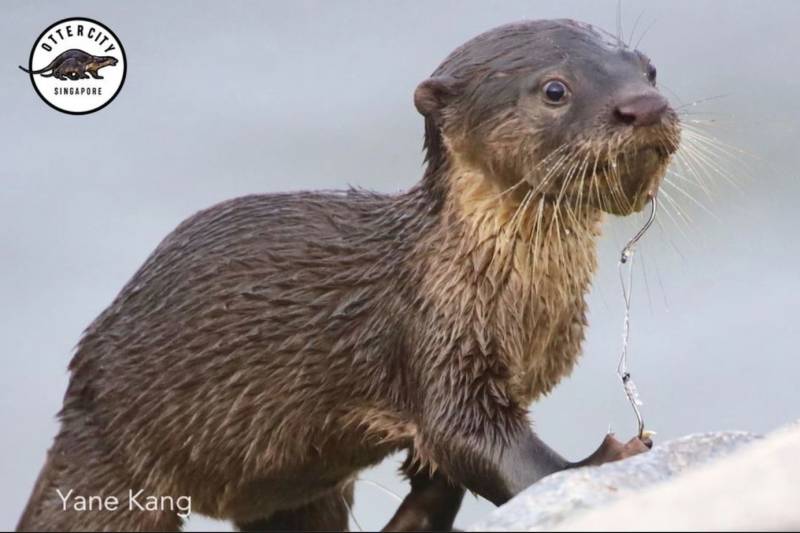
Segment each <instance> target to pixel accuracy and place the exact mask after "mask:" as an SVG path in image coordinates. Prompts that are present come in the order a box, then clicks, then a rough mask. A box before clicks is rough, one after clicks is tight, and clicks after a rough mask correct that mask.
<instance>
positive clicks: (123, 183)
mask: <svg viewBox="0 0 800 533" xmlns="http://www.w3.org/2000/svg"><path fill="white" fill-rule="evenodd" d="M0 9H2V15H0V76H1V78H0V80H1V82H0V87H2V89H0V91H1V92H2V104H3V105H2V107H0V147H2V148H0V154H2V158H1V159H0V254H2V255H1V256H0V258H1V259H2V260H1V261H0V302H2V304H0V339H2V347H3V348H2V350H3V354H2V358H1V359H0V406H1V409H0V428H1V429H0V431H1V432H2V438H1V439H0V529H7V528H12V527H14V526H15V524H16V521H17V519H18V517H19V515H20V513H21V511H22V508H23V506H24V504H25V502H26V500H27V498H28V495H29V492H30V490H31V487H32V485H33V482H34V480H35V478H36V476H37V474H38V472H39V469H40V467H41V466H42V463H43V460H44V456H45V451H46V450H47V448H48V446H49V445H50V443H51V439H52V438H53V436H54V434H55V431H56V423H55V418H54V415H55V413H56V412H57V411H58V409H59V408H60V404H61V399H62V395H63V392H64V390H65V386H66V383H67V377H68V376H67V374H66V366H67V363H68V361H69V359H70V357H71V353H72V349H73V347H74V346H75V344H76V342H77V341H78V338H79V336H80V333H81V331H82V330H83V328H84V327H86V326H87V325H88V324H89V322H90V321H91V320H92V319H93V318H94V317H95V316H96V315H97V314H98V313H99V312H100V311H101V310H102V309H103V308H104V307H105V306H106V305H107V304H108V303H110V302H111V300H112V298H113V297H114V295H115V294H116V292H117V291H118V290H119V289H120V288H121V287H122V285H123V284H124V283H125V281H126V280H127V279H128V278H129V277H130V276H131V275H132V274H133V272H134V271H135V270H136V269H137V268H138V266H139V265H140V264H141V263H142V262H143V261H144V259H145V257H146V256H147V255H148V254H149V253H150V251H151V250H152V249H153V248H154V247H155V246H156V245H157V244H158V242H159V241H160V240H161V239H162V238H163V237H164V236H165V235H166V234H167V233H168V232H169V231H170V230H172V229H173V228H174V227H175V226H176V225H177V224H178V223H179V222H180V221H181V220H183V219H184V218H186V217H187V216H188V215H190V214H192V213H193V212H194V211H196V210H198V209H200V208H204V207H206V206H209V205H210V204H213V203H215V202H218V201H220V200H223V199H226V198H230V197H234V196H237V195H243V194H247V193H255V192H268V191H282V190H293V189H317V188H342V187H346V186H347V185H348V184H352V185H357V186H361V187H366V188H370V189H375V190H379V191H385V192H394V191H399V190H402V189H405V188H407V187H409V186H411V185H412V184H413V183H414V182H415V181H416V180H417V179H418V178H419V176H420V174H421V160H422V157H421V152H420V147H421V139H422V120H421V117H420V116H419V115H417V113H416V111H415V110H414V107H413V105H412V99H411V95H412V93H413V90H414V87H415V85H416V84H417V83H418V82H420V81H421V80H423V79H424V78H425V77H426V76H427V75H428V74H429V73H430V72H431V71H432V70H433V69H434V68H435V67H436V66H437V64H438V63H439V62H440V61H441V60H442V59H443V58H444V57H445V56H446V55H447V54H448V53H449V52H450V51H451V50H452V49H453V48H455V47H456V46H458V45H459V44H461V43H462V42H464V41H465V40H466V39H468V38H470V37H472V36H474V35H475V34H477V33H479V32H481V31H484V30H486V29H489V28H491V27H493V26H496V25H498V24H501V23H505V22H510V21H514V20H517V19H522V18H551V17H570V18H576V19H580V20H584V21H587V22H590V23H593V24H597V25H599V26H602V27H604V28H606V29H608V30H609V31H612V32H614V31H616V19H617V1H616V0H601V1H597V0H587V1H563V0H559V1H557V2H556V1H548V2H545V1H537V0H526V1H495V2H486V1H472V2H466V1H439V2H424V1H422V0H415V1H411V0H408V1H392V2H389V1H382V2H369V1H360V2H359V1H337V2H328V1H322V0H319V1H316V2H298V1H285V2H277V1H275V2H222V1H220V2H126V3H121V2H120V3H111V2H99V1H97V2H29V1H19V2H3V4H2V6H0ZM640 14H641V18H640V21H639V23H638V25H637V28H636V33H637V36H638V35H641V33H642V32H643V30H644V29H645V28H647V27H648V26H651V24H652V27H650V29H649V31H648V32H647V34H646V35H645V36H644V39H643V40H642V44H641V46H640V48H641V49H642V50H643V51H645V52H646V53H648V54H649V55H650V56H651V57H652V58H653V60H654V62H655V63H656V65H657V66H658V69H659V79H660V82H661V83H662V84H663V85H664V86H666V87H668V88H669V91H668V92H667V94H668V95H669V96H670V97H671V98H672V99H673V101H674V102H675V104H676V105H681V104H682V103H683V104H686V103H690V102H693V101H695V100H701V99H706V98H712V97H713V98H712V99H711V100H707V101H703V102H701V103H699V104H698V105H696V106H690V107H687V108H686V109H691V110H692V113H693V114H692V115H690V116H688V118H697V119H699V120H704V121H705V120H713V124H710V125H709V127H708V128H707V131H709V132H710V133H711V134H712V135H713V136H715V137H716V138H718V139H720V140H721V141H723V142H725V143H728V144H730V145H733V146H737V147H740V148H742V149H743V150H745V151H746V152H747V154H744V155H739V156H737V157H735V158H733V159H731V158H724V159H725V161H726V162H725V168H726V169H727V172H729V173H730V175H731V176H733V177H734V179H735V180H736V181H737V182H738V183H739V184H740V186H739V188H738V189H737V188H735V187H732V186H729V185H728V184H726V183H725V180H723V179H721V178H719V177H716V176H711V178H712V179H713V181H714V183H713V184H712V185H711V192H712V194H711V196H712V198H711V199H709V198H707V197H706V196H705V195H704V194H702V193H700V191H699V189H697V188H692V186H690V185H688V184H686V185H685V187H686V189H687V191H688V190H693V192H694V194H695V195H696V196H697V197H698V199H700V200H701V201H703V202H704V203H705V204H707V205H708V206H709V209H710V211H711V212H712V214H708V213H706V212H705V211H704V210H702V209H700V208H698V207H697V206H696V205H694V202H693V201H691V200H689V199H688V198H686V197H684V196H683V195H681V194H680V193H678V192H677V191H672V192H671V194H672V196H673V198H674V199H675V200H676V201H678V202H679V203H680V205H681V209H682V210H684V211H685V214H686V215H687V216H688V217H691V222H689V223H688V224H687V226H688V227H686V226H685V227H684V228H683V229H681V228H680V227H678V225H677V224H675V223H673V222H672V221H671V220H670V218H669V217H668V216H666V214H664V213H662V214H661V215H662V216H661V217H660V219H659V220H660V222H661V223H662V225H663V228H656V229H655V230H654V231H653V232H652V233H649V234H648V235H647V236H646V238H645V241H644V243H643V245H642V247H641V248H640V254H639V255H638V256H637V264H636V271H635V274H636V276H635V280H634V284H635V291H634V295H633V315H632V359H631V368H632V371H633V375H634V377H635V379H636V381H637V384H638V386H639V389H640V392H641V395H642V398H643V400H644V402H645V405H644V413H645V416H646V419H647V423H648V426H649V427H650V428H651V429H654V430H656V431H657V432H658V435H657V437H656V439H657V440H666V439H670V438H673V437H676V436H679V435H683V434H686V433H691V432H699V431H706V430H716V429H745V430H750V431H756V432H765V431H769V430H771V429H773V428H775V427H777V426H778V425H780V424H782V423H783V422H786V421H789V420H792V419H795V418H798V417H799V416H800V387H798V375H800V357H799V355H800V354H798V349H797V345H798V343H797V334H798V327H797V309H798V305H797V300H798V295H799V294H800V275H799V274H798V268H797V262H798V258H800V254H799V253H798V252H800V249H798V241H799V239H798V231H800V229H799V228H798V227H797V221H798V215H797V210H796V199H797V198H798V193H800V180H799V179H798V178H800V176H799V174H800V170H798V168H800V159H799V156H798V141H797V138H798V123H799V122H800V106H799V105H798V101H797V98H798V95H800V73H799V71H800V69H799V68H798V67H800V64H799V63H800V60H798V57H799V56H798V54H797V50H798V47H799V46H800V36H799V35H798V31H797V24H798V22H800V2H796V1H791V0H787V1H782V2H779V1H769V2H768V1H761V0H758V1H756V0H752V1H747V2H744V1H722V0H717V1H697V0H688V1H680V2H676V1H675V0H669V1H659V2H650V1H644V0H625V2H624V3H623V21H624V28H625V32H626V36H627V35H628V34H629V33H630V32H631V30H632V29H633V25H634V23H635V20H636V19H637V17H639V16H640ZM69 16H86V17H90V18H95V19H98V20H100V21H101V22H103V23H105V24H106V25H108V26H109V27H110V28H111V29H112V30H114V32H115V33H116V34H117V35H118V37H119V38H120V40H121V41H122V43H123V45H124V46H125V50H126V52H127V57H128V62H129V69H128V75H127V80H126V82H125V86H124V87H123V89H122V91H121V93H120V94H119V96H118V97H117V99H116V100H115V101H114V102H112V103H111V104H110V105H109V106H108V107H107V108H105V109H103V110H101V111H100V112H98V113H95V114H91V115H88V116H70V115H65V114H61V113H58V112H56V111H54V110H53V109H51V108H49V107H47V106H46V105H45V104H44V103H43V102H42V101H41V100H40V99H39V97H38V96H37V95H36V94H35V93H34V91H33V88H32V87H31V84H30V80H29V78H28V76H27V75H25V74H23V73H22V72H20V71H19V70H18V69H17V65H19V64H25V62H26V61H27V59H28V54H29V53H30V47H31V45H32V44H33V42H34V40H35V39H36V37H37V36H38V35H39V33H40V32H41V31H42V30H43V29H44V28H46V27H47V26H48V25H50V24H51V23H53V22H55V21H56V20H58V19H61V18H64V17H69ZM637 38H638V37H637ZM641 221H642V219H641V217H639V218H637V219H632V220H624V221H620V220H611V221H609V223H608V225H607V228H608V231H607V234H606V236H605V237H604V238H603V241H602V243H601V249H602V250H601V269H600V272H599V273H598V276H597V278H596V283H595V289H594V291H593V292H592V294H591V295H590V306H591V316H590V329H589V332H588V339H587V341H586V343H585V345H584V348H585V350H584V357H583V359H582V361H581V363H580V365H579V367H578V369H577V371H576V372H575V373H574V374H573V375H572V377H570V378H569V379H568V380H565V382H564V383H562V384H561V385H560V386H559V387H558V388H557V389H556V391H555V393H553V394H552V395H551V396H550V397H548V398H547V399H546V400H544V401H542V402H541V403H539V404H537V405H534V406H532V410H531V412H532V419H533V420H534V423H535V426H536V428H537V430H538V431H539V432H540V433H541V435H543V437H544V438H545V440H547V441H548V442H549V443H551V444H552V445H553V446H554V447H555V448H556V449H558V450H560V451H561V452H562V453H563V454H565V455H566V456H568V457H569V458H572V459H577V458H579V457H582V456H585V455H586V454H587V453H589V452H590V451H591V450H593V449H594V448H595V447H596V445H597V444H598V443H599V441H600V439H601V438H602V436H603V434H604V432H605V431H606V430H607V429H608V427H609V425H611V426H612V427H613V429H614V430H616V431H617V432H618V433H620V434H621V436H622V437H626V438H627V437H628V436H630V435H631V434H632V433H633V432H634V431H635V424H634V420H633V415H632V413H631V411H630V408H629V405H628V403H627V401H626V399H625V397H624V395H623V392H622V389H621V387H620V384H619V382H618V381H617V377H616V374H615V370H616V363H617V357H618V354H619V350H620V345H621V331H622V330H621V328H622V316H623V315H622V312H623V305H622V297H621V293H620V287H619V278H618V275H617V271H616V260H617V254H618V250H619V248H620V247H621V246H622V245H623V244H624V242H625V240H626V239H627V237H628V236H630V235H632V234H633V233H634V232H635V231H636V229H637V227H638V225H639V224H641ZM642 266H644V267H645V268H644V269H643V268H642ZM645 281H646V283H645ZM397 464H398V461H397V459H396V458H395V459H393V460H389V461H386V462H385V463H384V464H383V465H381V466H380V467H378V468H376V469H373V470H370V471H367V472H364V473H363V475H362V477H363V478H364V479H369V480H374V481H377V482H379V483H381V484H383V485H385V486H387V487H389V488H390V489H391V490H392V491H394V492H396V493H399V494H401V495H402V494H403V493H404V492H405V490H406V488H405V486H404V484H403V482H402V481H401V480H400V479H399V478H398V477H397V476H396V475H395V470H396V467H397ZM396 506H397V502H396V501H395V500H394V499H393V498H392V497H391V496H389V495H387V494H386V493H385V492H383V491H382V490H380V489H378V488H376V487H375V486H373V485H370V484H367V483H361V484H359V487H358V490H357V499H356V504H355V509H354V512H355V516H356V518H357V520H358V522H359V523H360V525H361V526H362V527H364V528H369V529H374V528H379V527H380V526H382V525H383V523H384V522H385V521H386V520H387V519H388V517H389V516H390V515H391V513H392V512H393V510H394V509H395V508H396ZM490 508H491V506H490V505H489V504H488V503H486V502H485V501H481V500H478V499H476V498H474V497H472V496H468V497H467V498H466V500H465V504H464V508H463V510H462V512H461V514H460V516H459V520H458V524H459V525H460V526H461V527H466V526H468V525H469V524H470V523H472V522H474V521H475V520H476V519H477V518H479V517H481V516H482V515H484V514H485V513H486V512H488V511H489V509H490ZM188 527H189V528H190V529H204V528H205V529H208V528H227V527H228V526H227V525H226V524H222V523H216V522H213V521H208V520H206V519H204V518H201V517H193V518H192V520H191V521H190V523H189V526H188ZM354 527H356V526H354Z"/></svg>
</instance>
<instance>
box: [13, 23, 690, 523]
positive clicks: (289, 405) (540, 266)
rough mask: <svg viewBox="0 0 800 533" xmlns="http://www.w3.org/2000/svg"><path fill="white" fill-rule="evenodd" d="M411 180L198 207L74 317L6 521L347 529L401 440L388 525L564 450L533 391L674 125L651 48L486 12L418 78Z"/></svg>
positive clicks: (513, 479) (654, 175) (555, 458)
mask: <svg viewBox="0 0 800 533" xmlns="http://www.w3.org/2000/svg"><path fill="white" fill-rule="evenodd" d="M414 104H415V106H416V108H417V110H418V111H419V112H420V113H421V114H422V115H423V116H424V123H425V128H424V147H425V161H426V166H425V170H424V173H423V176H422V178H421V180H420V181H419V182H418V183H417V184H416V185H415V186H413V187H412V188H411V189H410V190H407V191H406V192H403V193H399V194H396V195H385V194H378V193H373V192H368V191H364V190H360V189H350V190H347V191H343V192H297V193H280V194H260V195H250V196H245V197H241V198H237V199H233V200H228V201H224V202H222V203H220V204H218V205H215V206H213V207H211V208H208V209H205V210H203V211H200V212H198V213H196V214H195V215H193V216H191V217H190V218H189V219H187V220H185V221H184V222H183V223H181V224H180V225H179V226H178V227H177V228H176V229H175V230H174V231H173V232H172V233H171V234H170V235H168V236H167V237H166V238H165V239H164V240H163V241H162V242H161V243H160V244H159V245H158V247H157V248H156V249H155V251H154V252H153V253H152V255H150V257H149V258H147V260H146V261H145V262H144V264H143V265H142V266H141V267H140V268H139V270H138V271H137V272H136V273H135V274H134V275H133V277H132V278H131V279H130V281H129V282H128V283H127V284H126V285H125V286H124V287H123V288H122V290H121V292H120V293H119V294H118V295H117V296H116V298H115V299H114V300H113V302H112V303H111V304H110V306H109V307H108V308H107V309H105V310H104V311H103V312H102V313H101V314H100V315H99V316H98V317H97V318H96V319H95V320H94V321H93V322H92V323H91V325H90V326H89V327H88V328H87V329H86V331H85V332H84V333H83V336H82V338H81V339H80V342H79V344H78V346H77V348H76V352H75V354H74V357H73V359H72V361H71V363H70V365H69V370H70V372H71V377H70V381H69V385H68V388H67V391H66V393H65V396H64V403H63V408H62V409H61V411H60V413H59V418H60V429H59V431H58V434H57V436H56V437H55V441H54V444H53V446H52V448H51V449H50V450H49V452H48V455H47V458H46V462H45V465H44V467H43V469H42V471H41V473H40V475H39V478H38V480H37V481H36V484H35V487H34V489H33V493H32V495H31V497H30V500H29V502H28V505H27V508H26V509H25V511H24V513H23V515H22V518H21V520H20V522H19V525H18V529H21V530H23V529H54V530H65V531H66V530H78V529H92V530H101V529H102V530H131V531H142V530H178V529H179V528H180V527H181V524H182V519H181V516H180V515H179V514H178V512H177V510H174V509H157V510H153V511H149V512H142V511H140V510H138V509H130V508H128V507H126V506H124V505H120V506H119V509H118V510H116V511H109V510H104V511H102V512H100V511H85V512H73V511H71V510H70V509H67V510H66V511H65V510H63V502H62V500H61V498H60V497H59V494H58V493H57V489H60V490H61V491H62V493H63V494H66V491H67V490H74V491H75V492H74V493H75V494H81V495H98V496H101V497H109V496H115V497H117V498H118V499H119V501H120V502H124V501H126V497H127V495H128V492H129V491H130V490H134V491H139V490H141V491H143V493H142V494H143V495H145V496H147V495H149V496H155V497H159V496H171V497H172V498H179V497H181V496H189V497H191V502H192V510H193V511H194V512H199V513H202V514H205V515H208V516H211V517H215V518H220V519H228V520H231V521H233V522H234V524H235V525H236V526H237V527H238V528H240V529H243V530H270V529H273V530H275V529H277V530H284V529H306V530H313V529H328V530H344V529H346V528H347V524H348V507H349V505H350V504H351V502H352V498H353V483H354V481H355V479H356V476H357V474H358V473H359V472H360V471H361V470H362V469H364V468H366V467H369V466H371V465H374V464H376V463H378V462H379V461H381V460H382V459H383V458H385V457H386V456H387V455H389V454H390V453H393V452H396V451H406V452H407V454H408V455H407V460H406V462H405V463H404V467H403V471H404V472H405V473H406V475H408V477H409V478H410V480H411V491H410V493H409V494H408V496H407V497H406V499H405V500H404V501H403V503H402V504H401V505H400V507H399V509H398V511H397V513H396V515H395V516H394V517H393V518H392V520H391V521H390V522H389V524H387V526H386V527H387V529H392V530H399V529H409V530H414V529H448V528H450V527H452V523H453V519H454V517H455V514H456V511H457V510H458V507H459V505H460V503H461V499H462V497H463V494H464V491H465V490H469V491H472V492H474V493H476V494H478V495H481V496H483V497H485V498H487V499H488V500H490V501H491V502H493V503H495V504H498V505H499V504H502V503H504V502H506V501H507V500H508V499H510V498H511V497H513V496H514V495H515V494H517V493H519V492H520V491H521V490H523V489H524V488H525V487H527V486H529V485H531V484H532V483H535V482H536V481H537V480H539V479H541V478H542V477H544V476H546V475H548V474H551V473H553V472H557V471H560V470H564V469H567V468H573V467H576V466H581V465H595V464H600V463H603V462H607V461H613V460H618V459H622V458H624V457H627V456H630V455H633V454H636V453H641V452H644V451H646V450H647V449H648V447H649V445H650V443H649V442H645V441H643V440H640V439H638V438H634V439H631V440H630V441H628V442H627V443H624V444H623V443H622V442H621V441H618V440H617V439H616V438H614V437H613V436H611V435H607V436H606V437H605V439H603V440H602V443H601V444H600V447H599V448H598V449H597V451H596V452H594V453H593V454H591V455H590V456H589V457H587V458H586V459H583V460H581V461H577V462H570V461H568V460H567V459H565V458H563V457H562V456H561V455H559V454H558V453H557V452H556V451H555V450H553V449H551V448H550V447H549V446H548V445H547V444H546V443H545V442H543V441H542V440H541V439H540V438H539V437H538V436H537V435H536V434H535V433H534V432H533V430H532V429H531V425H530V423H529V420H528V416H527V407H528V405H529V404H531V403H532V402H534V401H535V400H536V399H537V398H539V397H541V396H542V395H544V394H546V393H548V392H549V391H550V390H551V389H552V388H553V387H554V386H555V385H556V384H557V383H558V382H559V381H560V380H561V379H562V378H564V377H565V376H567V375H568V374H569V373H570V371H571V370H572V368H573V366H574V365H575V363H576V361H577V359H578V356H579V354H580V351H581V343H582V340H583V337H584V329H585V327H586V326H587V320H586V311H587V309H586V302H585V295H586V292H587V290H588V288H589V285H590V283H591V279H592V274H593V272H594V271H595V268H596V256H595V254H596V251H595V248H596V241H597V238H598V236H599V234H600V229H601V223H602V221H603V218H604V216H605V214H606V213H611V214H615V215H626V214H630V213H633V212H636V211H639V210H641V209H642V207H643V206H644V205H645V204H646V203H647V201H648V198H650V197H651V196H652V195H653V194H655V192H656V191H657V189H658V186H659V184H660V181H661V178H662V177H663V174H664V173H665V171H666V167H667V165H668V164H669V161H670V158H671V156H672V154H673V153H674V152H675V150H676V149H677V147H678V143H679V141H680V125H679V121H678V118H677V115H676V113H675V112H674V110H673V109H672V108H671V107H670V106H669V104H668V102H667V100H666V99H665V98H664V97H663V96H662V95H661V94H660V92H659V90H658V88H657V87H656V69H655V67H654V66H653V64H652V63H651V61H650V59H648V57H647V56H646V55H644V54H643V53H641V52H639V51H637V50H633V49H630V48H628V47H627V46H625V45H624V44H623V43H621V42H620V41H619V40H616V39H614V38H613V37H611V36H610V35H608V34H606V33H604V32H602V31H601V30H598V29H595V28H593V27H592V26H589V25H586V24H582V23H579V22H575V21H571V20H554V21H551V20H540V21H524V22H518V23H513V24H508V25H504V26H500V27H498V28H495V29H493V30H491V31H488V32H486V33H484V34H481V35H479V36H477V37H475V38H473V39H472V40H470V41H468V42H467V43H466V44H464V45H462V46H461V47H459V48H457V49H456V50H455V51H454V52H453V53H452V54H450V55H449V56H448V57H447V58H446V59H445V61H444V62H443V63H442V64H441V65H440V66H439V67H438V68H437V69H436V71H435V72H434V73H433V75H432V76H431V77H430V78H428V79H427V80H425V81H423V82H422V83H421V84H420V85H419V86H418V87H417V89H416V91H415V93H414Z"/></svg>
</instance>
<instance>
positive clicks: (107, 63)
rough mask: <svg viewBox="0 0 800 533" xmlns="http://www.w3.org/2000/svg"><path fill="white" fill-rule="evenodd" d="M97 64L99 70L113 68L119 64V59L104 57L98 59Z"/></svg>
mask: <svg viewBox="0 0 800 533" xmlns="http://www.w3.org/2000/svg"><path fill="white" fill-rule="evenodd" d="M95 63H96V64H97V68H103V67H113V66H114V65H116V64H117V58H116V57H111V56H103V57H100V58H98V59H97V61H95Z"/></svg>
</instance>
